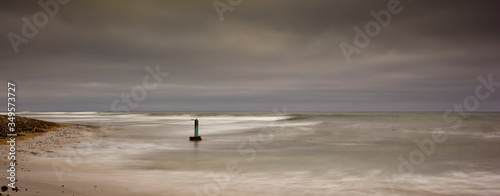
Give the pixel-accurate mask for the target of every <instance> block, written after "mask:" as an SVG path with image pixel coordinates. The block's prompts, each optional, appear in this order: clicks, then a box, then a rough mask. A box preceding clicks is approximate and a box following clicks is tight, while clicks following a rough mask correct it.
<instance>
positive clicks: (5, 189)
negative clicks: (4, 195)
mask: <svg viewBox="0 0 500 196" xmlns="http://www.w3.org/2000/svg"><path fill="white" fill-rule="evenodd" d="M1 189H2V192H5V191H7V190H9V187H6V186H2V188H1Z"/></svg>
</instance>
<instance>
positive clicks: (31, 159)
mask: <svg viewBox="0 0 500 196" xmlns="http://www.w3.org/2000/svg"><path fill="white" fill-rule="evenodd" d="M18 118H19V117H18ZM21 121H24V122H31V123H33V122H35V123H36V124H37V125H39V126H40V125H42V124H44V123H43V122H44V121H37V120H33V119H28V118H23V119H20V122H21ZM40 122H41V123H40ZM26 124H28V123H26ZM48 124H49V126H46V127H43V129H44V132H43V133H42V132H35V131H24V132H22V134H23V136H21V137H18V138H19V139H21V138H22V139H21V140H20V141H18V142H16V145H17V146H16V161H17V166H16V179H17V182H16V186H17V188H18V189H19V190H18V191H14V190H12V189H11V188H9V189H8V191H5V192H0V193H1V194H2V195H7V194H10V195H54V196H56V195H148V194H143V193H139V192H137V190H134V181H133V180H129V181H128V183H127V181H125V183H124V182H123V180H121V181H122V182H121V183H116V179H117V178H122V177H123V176H124V175H126V173H127V172H126V171H124V172H123V173H121V174H120V172H114V171H109V170H103V169H100V168H99V167H98V166H97V165H93V164H92V163H88V162H86V161H85V158H86V156H89V153H91V151H92V142H95V141H98V139H99V133H100V130H99V128H98V127H96V126H84V125H72V124H58V123H53V124H51V123H48ZM26 127H29V126H26ZM49 130H50V131H49ZM16 140H18V139H17V138H16ZM1 144H2V145H0V151H1V152H2V155H3V156H1V157H0V165H1V166H2V167H3V168H4V169H5V170H7V169H8V164H9V163H10V160H8V159H7V153H8V152H9V146H8V145H6V144H7V143H6V141H5V139H4V141H2V143H1ZM5 170H3V171H4V172H1V174H0V176H1V178H2V179H4V180H2V182H3V183H2V185H1V186H5V185H7V182H8V180H7V179H6V177H7V175H8V173H7V172H6V171H5Z"/></svg>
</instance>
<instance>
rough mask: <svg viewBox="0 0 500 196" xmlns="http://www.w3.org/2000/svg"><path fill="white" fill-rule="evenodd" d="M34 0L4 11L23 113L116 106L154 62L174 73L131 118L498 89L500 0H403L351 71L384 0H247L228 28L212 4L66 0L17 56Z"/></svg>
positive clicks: (375, 103) (4, 57)
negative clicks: (487, 80) (17, 39)
mask: <svg viewBox="0 0 500 196" xmlns="http://www.w3.org/2000/svg"><path fill="white" fill-rule="evenodd" d="M41 1H42V2H45V1H48V0H41ZM37 2H38V1H34V0H33V1H20V0H16V1H10V0H9V1H8V0H2V1H1V3H0V25H1V31H0V34H1V35H2V36H3V38H2V39H0V51H1V54H0V61H1V72H0V79H1V83H2V84H1V85H0V95H1V96H0V101H1V100H4V101H5V102H7V100H6V94H7V93H6V91H7V87H6V86H7V81H9V80H11V81H14V82H16V84H17V92H16V93H17V104H18V108H17V109H18V110H21V111H94V110H100V111H101V110H104V111H109V110H111V107H110V106H111V104H112V103H113V101H114V100H116V99H120V96H121V95H122V94H123V95H129V94H130V93H131V91H132V89H133V88H134V87H136V86H142V82H143V78H144V77H145V76H146V75H148V72H147V71H146V69H145V68H146V67H147V66H150V67H152V68H154V67H155V66H156V65H159V66H160V70H161V71H162V72H168V73H169V74H170V75H169V76H168V77H164V81H163V82H162V83H161V84H159V85H158V86H157V88H155V89H152V90H148V91H146V92H147V96H146V99H144V100H142V101H136V103H137V106H136V107H135V108H131V109H132V110H140V111H148V110H155V111H182V110H189V111H207V110H208V111H227V110H230V111H246V110H252V111H255V110H259V111H272V110H273V108H282V107H283V106H286V107H287V108H288V109H289V110H291V111H304V110H305V111H319V110H321V111H444V110H446V109H448V108H451V107H452V106H453V104H454V103H462V102H463V100H464V99H465V98H466V97H467V96H469V95H474V90H475V88H476V86H477V85H479V84H480V82H479V81H478V80H477V77H478V76H480V75H483V76H487V75H488V74H493V79H494V80H496V81H500V67H499V65H500V53H499V52H500V37H499V35H500V22H499V19H500V11H499V9H500V1H494V0H491V1H480V0H479V1H478V0H469V1H457V0H447V1H434V0H413V1H408V0H401V1H400V6H401V9H402V11H401V12H400V13H398V14H392V15H391V21H390V23H389V24H388V25H387V26H386V27H381V29H380V33H379V34H378V35H376V36H374V37H370V40H371V41H370V43H369V44H368V45H367V46H366V47H365V48H361V49H360V50H361V52H360V53H359V54H356V53H354V54H352V55H351V56H350V58H351V63H348V62H347V60H346V58H345V56H344V54H343V52H342V50H341V48H340V47H339V45H340V44H341V43H342V42H345V43H347V44H350V45H353V46H355V45H354V38H355V36H356V33H355V31H354V30H353V29H354V28H355V27H359V28H360V29H362V30H363V31H364V29H365V25H366V24H367V23H368V22H370V21H376V20H375V19H374V17H373V16H372V15H371V14H370V11H371V10H374V11H376V12H379V11H380V10H387V9H388V8H387V6H388V2H389V0H377V1H374V0H365V1H360V0H358V1H353V0H349V1H347V0H345V1H336V0H272V1H270V0H243V1H242V3H241V4H239V5H236V6H234V7H233V6H232V8H231V9H232V12H231V11H227V12H225V13H223V17H224V20H223V21H221V18H220V17H219V15H218V13H217V11H216V9H215V7H214V5H213V3H212V0H165V1H160V0H158V1H149V0H140V1H139V0H137V1H110V0H107V1H89V0H85V1H84V0H71V1H69V2H68V3H67V4H64V5H62V4H59V5H58V6H59V10H57V11H58V12H57V13H56V14H54V16H53V17H50V18H49V20H48V23H47V24H46V25H43V24H42V25H41V26H40V27H39V28H37V29H38V32H37V33H35V35H34V36H32V38H26V40H28V42H27V43H21V44H19V45H18V49H19V51H18V53H17V54H16V52H15V51H14V49H13V48H14V47H13V46H12V44H11V41H10V40H9V37H8V34H9V33H10V32H12V33H14V34H16V35H19V36H23V34H22V29H23V26H24V25H25V22H24V21H23V20H22V18H23V17H26V18H27V19H28V20H29V21H33V15H34V14H36V13H37V12H40V11H43V9H42V8H41V7H40V6H39V5H38V3H37ZM220 2H222V3H224V4H227V5H230V4H229V3H227V0H220ZM53 8H54V7H51V9H53ZM40 20H41V21H42V22H43V18H41V19H40ZM39 24H40V23H39ZM372 24H373V23H372ZM372 30H373V29H372ZM31 33H33V32H31ZM151 81H154V80H151ZM138 88H140V87H138ZM497 88H498V89H497V91H496V92H495V93H494V94H493V96H491V97H490V98H489V99H487V100H485V101H481V102H480V107H479V111H500V87H497ZM136 89H137V88H136ZM484 92H486V91H484ZM132 101H133V100H132ZM120 104H121V103H120ZM120 104H118V105H120ZM0 105H1V107H0V110H1V111H5V110H6V107H5V106H6V104H0ZM121 106H126V105H124V104H122V105H121Z"/></svg>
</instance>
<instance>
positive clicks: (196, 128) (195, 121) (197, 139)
mask: <svg viewBox="0 0 500 196" xmlns="http://www.w3.org/2000/svg"><path fill="white" fill-rule="evenodd" d="M189 141H201V136H199V135H198V119H194V136H193V137H189Z"/></svg>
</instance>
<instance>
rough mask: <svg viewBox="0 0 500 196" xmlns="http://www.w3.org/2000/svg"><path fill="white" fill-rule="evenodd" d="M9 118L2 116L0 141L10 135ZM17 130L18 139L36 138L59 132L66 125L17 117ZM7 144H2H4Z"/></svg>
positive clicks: (0, 117) (0, 116) (0, 119)
mask: <svg viewBox="0 0 500 196" xmlns="http://www.w3.org/2000/svg"><path fill="white" fill-rule="evenodd" d="M8 118H9V116H7V115H0V141H4V140H6V139H7V134H9V133H10V132H9V128H8V123H10V121H9V119H8ZM14 122H15V124H16V125H15V128H16V131H15V132H14V133H16V134H18V136H17V138H18V139H21V140H22V139H24V138H30V137H34V136H38V135H41V134H42V133H44V132H47V131H53V130H57V128H59V127H62V126H65V125H64V124H60V123H54V122H47V121H43V120H37V119H32V118H26V117H21V116H16V117H15V120H14ZM4 143H5V142H2V144H4Z"/></svg>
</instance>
